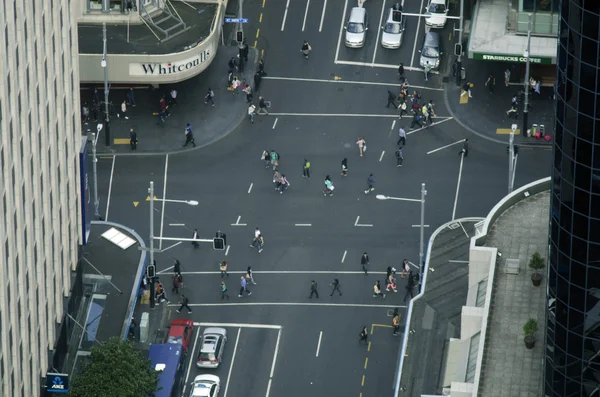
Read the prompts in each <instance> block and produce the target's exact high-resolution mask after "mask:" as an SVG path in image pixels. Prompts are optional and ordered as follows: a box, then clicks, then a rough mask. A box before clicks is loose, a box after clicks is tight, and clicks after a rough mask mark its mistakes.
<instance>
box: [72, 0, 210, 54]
mask: <svg viewBox="0 0 600 397" xmlns="http://www.w3.org/2000/svg"><path fill="white" fill-rule="evenodd" d="M172 4H173V6H174V7H175V10H176V11H177V13H178V14H179V15H180V16H181V19H182V20H183V21H184V22H185V23H186V24H187V25H188V26H190V27H191V29H189V30H187V31H185V32H183V33H182V34H180V35H178V36H175V37H173V38H172V39H170V40H168V41H165V42H163V43H161V42H160V41H159V40H158V39H157V38H156V36H155V35H154V33H153V32H152V31H151V30H150V29H149V28H148V27H147V26H146V25H145V24H139V25H138V24H136V25H133V24H131V25H129V27H128V26H127V25H126V24H125V25H109V24H107V25H106V36H107V41H108V52H109V53H110V54H172V53H175V52H181V51H183V50H185V49H189V48H188V47H193V46H194V45H196V44H197V43H200V42H201V41H203V40H204V39H206V38H207V37H208V35H209V34H210V31H211V27H212V25H213V20H214V18H215V16H216V15H217V4H209V3H194V5H193V6H190V5H188V4H184V3H181V2H173V3H172ZM194 8H195V10H194ZM128 30H129V40H127V37H128V33H127V31H128ZM78 34H79V53H80V54H102V52H103V40H102V25H98V24H79V25H78ZM159 37H161V36H160V35H159Z"/></svg>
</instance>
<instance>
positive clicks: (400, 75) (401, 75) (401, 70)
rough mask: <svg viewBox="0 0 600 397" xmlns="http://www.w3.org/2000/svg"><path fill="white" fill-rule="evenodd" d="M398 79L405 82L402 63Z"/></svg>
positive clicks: (399, 67)
mask: <svg viewBox="0 0 600 397" xmlns="http://www.w3.org/2000/svg"><path fill="white" fill-rule="evenodd" d="M398 78H399V79H400V81H404V64H403V63H400V66H398Z"/></svg>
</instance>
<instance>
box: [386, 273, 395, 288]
mask: <svg viewBox="0 0 600 397" xmlns="http://www.w3.org/2000/svg"><path fill="white" fill-rule="evenodd" d="M390 288H391V289H392V291H394V292H398V290H397V289H396V279H395V278H394V273H393V272H392V273H390V274H388V276H387V279H386V280H385V290H386V291H388V292H389V290H390Z"/></svg>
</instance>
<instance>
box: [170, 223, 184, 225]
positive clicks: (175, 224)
mask: <svg viewBox="0 0 600 397" xmlns="http://www.w3.org/2000/svg"><path fill="white" fill-rule="evenodd" d="M169 226H185V223H169Z"/></svg>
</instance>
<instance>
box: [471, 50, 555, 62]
mask: <svg viewBox="0 0 600 397" xmlns="http://www.w3.org/2000/svg"><path fill="white" fill-rule="evenodd" d="M472 58H473V59H477V60H480V61H498V62H515V63H525V62H527V57H524V56H522V55H503V54H483V53H480V52H474V53H473V56H472ZM529 62H530V63H537V64H540V65H552V64H554V63H555V62H553V60H552V58H551V57H529Z"/></svg>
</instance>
